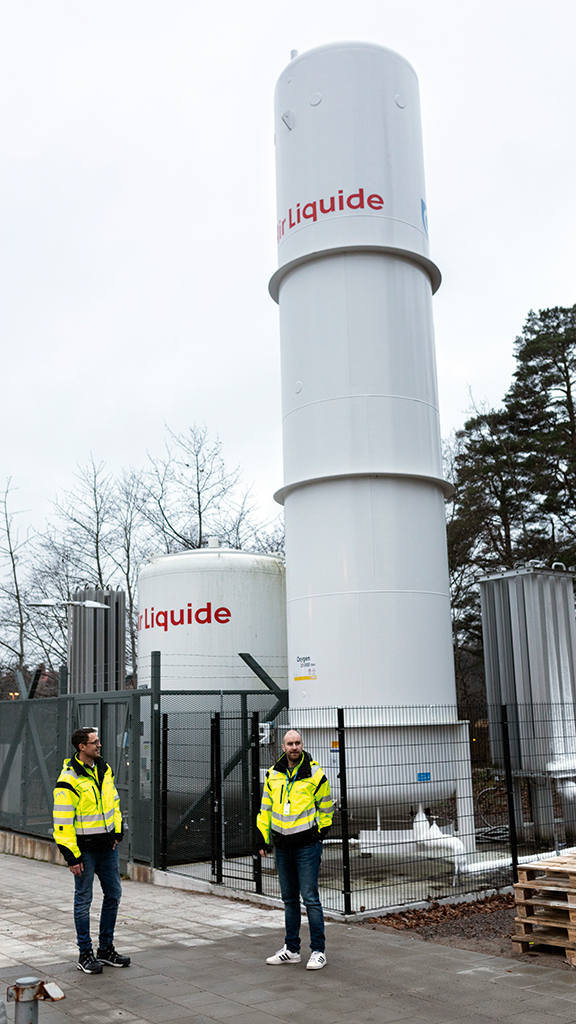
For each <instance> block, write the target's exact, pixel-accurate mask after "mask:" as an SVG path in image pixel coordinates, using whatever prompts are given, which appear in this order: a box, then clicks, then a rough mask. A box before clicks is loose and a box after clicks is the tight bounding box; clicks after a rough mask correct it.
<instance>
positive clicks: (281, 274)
mask: <svg viewBox="0 0 576 1024" xmlns="http://www.w3.org/2000/svg"><path fill="white" fill-rule="evenodd" d="M347 253H376V254H378V253H381V254H382V255H384V256H397V257H400V258H401V259H405V260H408V262H409V263H416V265H417V266H420V267H422V268H423V269H424V270H425V271H426V273H427V274H428V276H429V278H430V284H431V286H432V294H433V295H434V294H435V292H437V291H438V289H439V287H440V285H441V283H442V274H441V273H440V271H439V269H438V267H437V266H436V264H435V263H433V262H432V260H430V259H428V257H427V256H423V255H422V254H421V253H419V252H415V251H414V250H413V249H395V248H393V247H392V246H387V245H339V246H335V247H334V248H332V249H319V250H316V251H314V252H308V253H304V254H303V255H302V256H298V257H297V258H296V259H295V260H291V261H290V262H289V263H284V264H283V266H281V267H278V270H276V271H275V273H274V274H272V277H271V278H270V281H269V284H268V291H269V292H270V295H271V296H272V298H273V299H274V302H278V301H279V295H280V285H281V284H282V281H283V280H284V278H285V277H286V276H287V275H288V274H289V273H290V271H291V270H295V269H296V267H301V266H302V265H303V264H304V263H311V262H312V260H321V259H324V257H326V256H345V255H346V254H347Z"/></svg>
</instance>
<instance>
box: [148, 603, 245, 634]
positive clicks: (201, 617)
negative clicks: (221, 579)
mask: <svg viewBox="0 0 576 1024" xmlns="http://www.w3.org/2000/svg"><path fill="white" fill-rule="evenodd" d="M231 618H232V612H231V611H230V609H229V608H225V607H224V606H223V605H222V606H221V607H220V608H215V609H214V610H212V602H211V601H207V602H206V604H205V605H204V606H203V607H202V608H196V610H194V609H193V607H192V602H191V601H188V604H187V605H186V608H160V610H159V611H154V606H152V607H151V608H150V609H148V608H145V609H144V611H143V612H140V614H139V615H138V630H139V631H140V630H142V629H163V630H164V632H165V633H166V632H167V631H168V629H169V628H170V629H171V628H172V627H173V626H184V625H187V626H193V625H194V624H195V623H197V624H198V625H199V626H210V625H212V624H217V625H220V626H224V625H226V623H227V622H230V619H231Z"/></svg>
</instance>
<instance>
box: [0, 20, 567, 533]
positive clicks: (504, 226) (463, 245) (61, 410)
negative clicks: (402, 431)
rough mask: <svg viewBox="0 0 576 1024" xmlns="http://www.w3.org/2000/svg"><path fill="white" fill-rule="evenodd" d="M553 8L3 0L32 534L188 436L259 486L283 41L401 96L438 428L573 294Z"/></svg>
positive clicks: (5, 345) (20, 431)
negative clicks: (379, 52) (412, 109)
mask: <svg viewBox="0 0 576 1024" xmlns="http://www.w3.org/2000/svg"><path fill="white" fill-rule="evenodd" d="M575 29H576V4H574V3H573V2H571V0H548V2H546V3H544V2H530V0H498V2H493V0H489V2H484V3H483V4H476V3H468V2H466V0H435V2H434V3H431V2H430V0H402V2H401V3H390V2H388V0H354V2H353V3H352V2H350V0H314V2H310V0H297V2H294V0H292V2H286V3H278V2H275V0H244V2H243V3H238V0H220V2H219V3H201V2H200V0H194V2H193V0H162V2H160V0H156V2H147V0H137V2H135V0H113V2H112V0H98V2H95V0H91V2H90V0H83V2H80V3H79V2H78V0H50V2H49V3H47V2H46V0H35V2H33V0H2V4H1V6H0V96H1V101H0V103H1V109H0V217H1V225H0V260H1V267H0V296H1V298H0V317H1V332H2V363H1V379H2V389H1V395H2V402H1V406H0V416H1V430H2V450H1V459H0V481H2V480H3V479H4V478H5V477H7V476H12V478H13V484H14V486H16V487H17V488H19V491H18V494H17V496H16V497H15V499H14V504H15V506H16V507H20V508H23V509H27V510H29V511H28V513H27V515H26V516H25V517H24V518H25V519H28V520H30V521H33V522H34V523H36V524H37V525H38V524H39V523H40V522H41V521H42V518H43V516H44V515H45V514H46V512H47V511H48V502H49V499H50V498H52V497H53V495H54V493H55V492H56V491H62V490H63V489H65V488H67V487H69V486H70V485H71V483H72V479H73V474H74V470H75V467H76V465H77V464H80V465H84V464H85V463H86V462H87V460H88V458H89V456H90V453H93V455H94V458H95V459H96V461H100V460H102V461H105V462H106V463H107V464H108V466H109V467H110V469H111V470H112V471H116V470H119V469H120V468H121V467H122V466H128V465H133V466H141V465H143V464H144V462H145V460H146V453H147V451H149V452H151V453H154V454H158V453H160V451H161V449H162V445H163V439H164V433H165V430H164V424H165V423H168V424H169V425H170V426H171V427H172V429H173V430H176V431H180V430H185V429H186V428H187V427H188V425H189V424H191V423H192V422H194V421H195V422H197V423H205V424H206V425H207V427H208V429H209V431H210V432H211V433H212V434H219V436H220V438H221V440H222V442H223V444H224V451H225V455H226V457H227V459H228V461H229V462H230V463H240V464H241V465H242V467H243V471H244V476H245V479H246V481H247V482H254V486H255V491H256V494H257V495H258V497H259V499H260V500H261V503H262V505H263V508H264V511H265V512H266V514H267V515H272V514H273V513H274V511H275V506H274V504H273V502H272V500H271V494H272V492H273V491H274V490H275V489H276V488H278V487H279V486H281V484H282V476H281V473H282V466H281V417H280V391H279V341H278V317H277V307H276V306H275V304H274V303H273V302H272V300H271V299H270V298H269V296H268V292H267V282H268V279H269V277H270V275H271V274H272V272H273V271H274V269H275V265H276V263H275V259H276V238H275V228H276V210H275V184H274V146H273V117H272V111H273V90H274V85H275V82H276V79H277V77H278V75H279V74H280V72H281V71H282V69H283V67H284V66H285V65H286V64H287V63H288V61H289V58H290V51H291V50H292V49H297V50H299V51H300V52H303V51H304V50H307V49H309V48H310V47H313V46H317V45H320V44H323V43H328V42H333V41H338V40H346V39H359V40H367V41H371V42H376V43H380V44H382V45H384V46H387V47H390V48H392V49H394V50H397V51H398V52H399V53H401V54H403V56H404V57H406V58H407V59H408V60H409V61H410V62H411V63H412V64H413V66H414V68H415V70H416V72H417V74H418V77H419V80H420V90H421V100H422V117H423V129H424V152H425V160H426V177H427V200H428V216H429V226H430V244H431V255H432V258H433V259H434V260H435V262H436V263H437V264H438V265H439V266H440V269H441V271H442V274H443V278H444V280H443V284H442V287H441V289H440V291H439V292H438V293H437V295H436V297H435V299H434V310H435V326H436V342H437V358H438V377H439V386H440V408H441V416H442V429H443V432H444V434H447V433H449V432H450V430H451V429H453V428H458V427H460V426H461V425H462V423H463V422H464V419H465V414H466V411H467V409H468V408H469V405H470V394H469V392H470V389H471V391H472V393H473V396H474V399H475V400H476V402H479V403H480V402H483V401H487V402H488V403H491V404H497V403H498V402H499V401H500V399H501V397H502V395H503V394H504V392H505V391H506V389H507V387H508V385H509V383H510V377H511V373H512V370H513V359H512V345H513V341H514V338H515V336H516V334H517V333H518V332H519V331H520V330H521V328H522V324H523V322H524V319H525V317H526V314H527V313H528V310H529V309H530V308H534V309H540V308H544V307H548V306H553V305H564V306H566V305H572V304H573V303H574V302H576V289H575V287H574V285H575V269H576V267H575V264H576V259H575V239H576V180H575V179H576V174H575V168H576V132H575V129H576V109H575V107H576V60H575V57H574V52H575V50H574V43H575Z"/></svg>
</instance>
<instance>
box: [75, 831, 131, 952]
mask: <svg viewBox="0 0 576 1024" xmlns="http://www.w3.org/2000/svg"><path fill="white" fill-rule="evenodd" d="M82 866H83V868H84V870H83V872H82V874H81V875H74V885H75V889H74V924H75V925H76V941H77V943H78V948H79V950H80V952H81V953H84V952H85V951H86V950H88V949H92V940H91V939H90V906H91V904H92V888H93V885H94V875H97V876H98V878H99V879H100V885H101V887H102V892H103V893H104V899H103V900H102V912H101V914H100V936H99V942H98V945H99V948H100V949H109V948H110V946H112V945H113V943H114V926H115V924H116V916H117V914H118V904H119V903H120V897H121V895H122V886H121V884H120V867H119V860H118V847H116V849H115V850H112V849H110V848H108V849H107V850H99V851H97V852H96V853H83V854H82Z"/></svg>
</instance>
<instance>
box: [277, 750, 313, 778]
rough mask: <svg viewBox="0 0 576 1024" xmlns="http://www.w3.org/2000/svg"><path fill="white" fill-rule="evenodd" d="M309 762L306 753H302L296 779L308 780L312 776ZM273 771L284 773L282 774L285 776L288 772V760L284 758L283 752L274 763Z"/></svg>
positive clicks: (308, 756) (309, 759)
mask: <svg viewBox="0 0 576 1024" xmlns="http://www.w3.org/2000/svg"><path fill="white" fill-rule="evenodd" d="M311 760H312V758H311V757H310V754H307V753H306V751H304V754H303V755H302V761H301V762H300V767H299V769H298V771H297V772H296V779H309V778H310V776H311V775H312V768H311V766H310V761H311ZM274 771H276V772H284V774H286V772H287V771H288V758H287V757H286V754H285V753H284V752H282V754H281V755H280V757H279V758H278V760H277V761H276V764H275V765H274Z"/></svg>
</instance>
